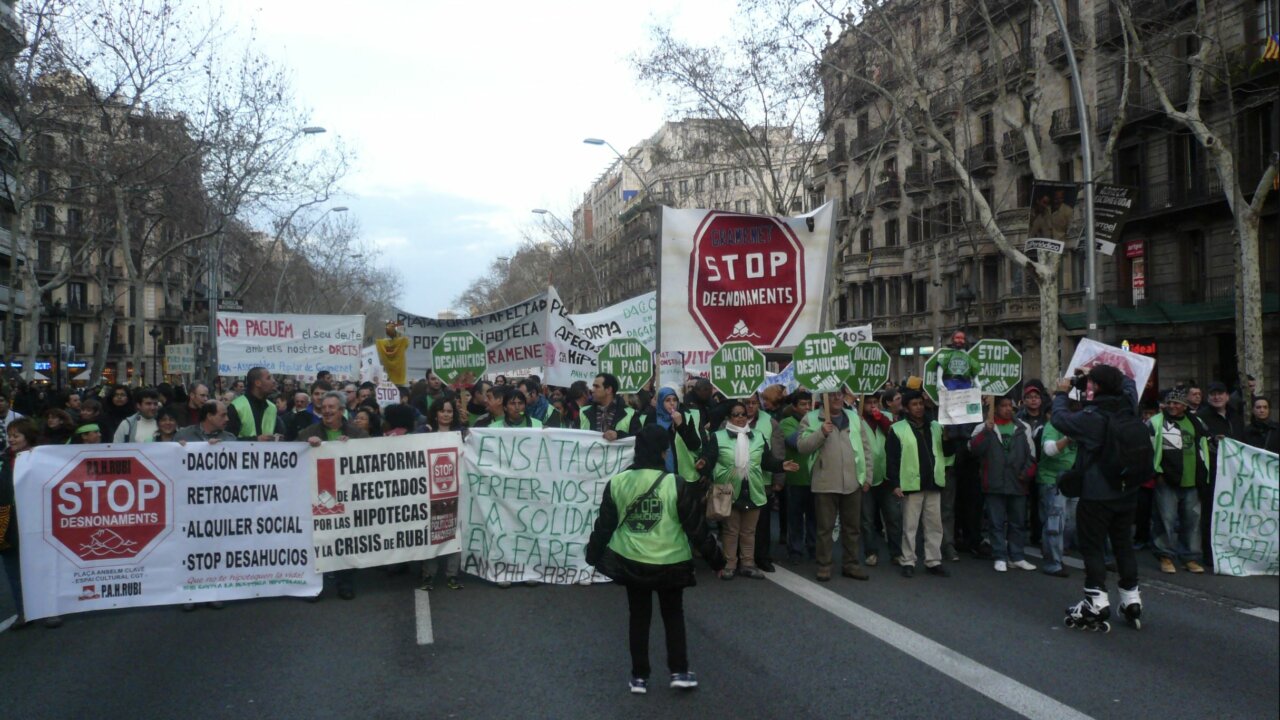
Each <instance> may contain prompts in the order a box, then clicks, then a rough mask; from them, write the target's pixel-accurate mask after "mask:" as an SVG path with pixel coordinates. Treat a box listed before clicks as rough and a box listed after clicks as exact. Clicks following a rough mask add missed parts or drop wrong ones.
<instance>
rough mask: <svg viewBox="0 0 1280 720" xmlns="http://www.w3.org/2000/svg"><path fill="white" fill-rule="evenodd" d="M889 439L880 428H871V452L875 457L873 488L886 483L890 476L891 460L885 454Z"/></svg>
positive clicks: (872, 477) (872, 473)
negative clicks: (886, 442) (885, 445)
mask: <svg viewBox="0 0 1280 720" xmlns="http://www.w3.org/2000/svg"><path fill="white" fill-rule="evenodd" d="M869 424H870V423H868V425H869ZM887 439H888V438H887V437H886V436H885V434H884V433H883V432H881V431H880V428H879V427H872V428H871V452H872V454H873V455H874V457H873V458H872V467H871V487H875V486H877V485H879V484H880V483H882V482H884V479H885V478H886V477H888V476H889V458H887V457H886V456H885V454H884V444H885V441H886V440H887Z"/></svg>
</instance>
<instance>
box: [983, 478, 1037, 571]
mask: <svg viewBox="0 0 1280 720" xmlns="http://www.w3.org/2000/svg"><path fill="white" fill-rule="evenodd" d="M986 510H987V519H988V520H990V521H991V553H992V556H993V557H995V559H996V560H1004V561H1006V562H1008V561H1012V562H1018V561H1019V560H1025V559H1026V558H1025V557H1024V556H1023V554H1022V548H1023V546H1024V545H1026V543H1027V496H1026V495H997V494H994V493H992V494H989V495H987V499H986Z"/></svg>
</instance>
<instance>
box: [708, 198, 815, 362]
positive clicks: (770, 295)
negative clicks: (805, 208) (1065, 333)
mask: <svg viewBox="0 0 1280 720" xmlns="http://www.w3.org/2000/svg"><path fill="white" fill-rule="evenodd" d="M804 304H805V272H804V248H803V247H801V245H800V241H799V240H798V239H797V238H796V236H795V233H794V232H792V231H791V228H789V227H787V226H786V225H785V224H783V223H782V222H781V221H779V220H778V219H777V218H772V217H764V216H759V215H737V214H733V213H717V212H712V213H708V214H707V217H706V219H704V220H703V221H702V224H701V225H700V226H698V230H697V232H696V233H695V235H694V238H693V253H692V255H691V256H690V258H689V313H690V314H691V315H693V318H694V320H695V321H696V322H697V323H698V327H699V328H700V329H701V330H702V333H703V334H704V335H706V337H707V341H708V342H709V343H711V346H712V347H720V346H722V345H724V344H725V343H727V342H731V341H734V340H742V341H746V342H749V343H751V344H752V345H755V346H757V347H777V346H778V345H781V344H782V339H783V338H784V337H785V336H786V334H787V332H788V331H789V330H790V329H791V326H792V325H794V324H795V321H796V318H797V317H798V316H799V315H800V311H801V310H803V309H804Z"/></svg>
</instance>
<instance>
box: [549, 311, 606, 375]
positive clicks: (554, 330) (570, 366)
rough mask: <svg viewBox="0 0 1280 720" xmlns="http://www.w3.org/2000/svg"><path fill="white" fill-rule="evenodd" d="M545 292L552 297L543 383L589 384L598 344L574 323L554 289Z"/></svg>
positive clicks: (593, 371) (594, 367) (594, 368)
mask: <svg viewBox="0 0 1280 720" xmlns="http://www.w3.org/2000/svg"><path fill="white" fill-rule="evenodd" d="M547 292H548V295H549V297H550V298H551V310H550V311H549V312H548V313H547V324H548V327H549V328H550V329H549V330H548V332H547V335H548V336H549V339H548V340H547V345H546V347H545V348H543V352H542V355H543V358H542V360H543V362H542V382H543V383H545V384H547V385H558V386H560V387H569V386H570V385H572V384H574V383H575V382H577V381H579V380H582V381H583V382H585V383H587V384H588V385H590V384H591V381H592V380H593V379H595V376H596V357H597V352H596V348H597V347H598V346H597V345H596V344H595V343H594V342H592V340H591V339H590V338H589V337H587V335H586V334H584V333H583V331H582V328H580V327H578V326H577V325H576V324H575V323H574V321H573V316H572V315H569V314H568V313H567V312H565V308H564V303H562V302H561V301H560V294H559V293H557V292H556V289H555V288H551V289H549V290H548V291H547Z"/></svg>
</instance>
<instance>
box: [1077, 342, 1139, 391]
mask: <svg viewBox="0 0 1280 720" xmlns="http://www.w3.org/2000/svg"><path fill="white" fill-rule="evenodd" d="M1094 365H1114V366H1115V367H1116V368H1118V369H1119V370H1120V372H1122V373H1124V374H1125V376H1126V377H1128V378H1129V379H1130V380H1132V381H1133V384H1134V385H1136V386H1137V388H1138V395H1139V396H1141V395H1142V393H1143V389H1144V388H1146V387H1147V380H1148V379H1149V378H1150V377H1151V372H1152V371H1153V370H1155V367H1156V359H1155V358H1152V357H1146V356H1145V355H1139V354H1137V353H1133V352H1128V351H1127V350H1124V349H1122V348H1118V347H1115V346H1114V345H1105V344H1103V343H1100V342H1098V341H1097V340H1090V339H1089V338H1082V339H1081V340H1080V344H1079V345H1076V351H1075V352H1074V353H1072V355H1071V362H1070V363H1068V364H1067V377H1071V376H1073V375H1075V372H1076V370H1083V371H1085V372H1088V371H1089V369H1090V368H1092V367H1093V366H1094Z"/></svg>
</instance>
